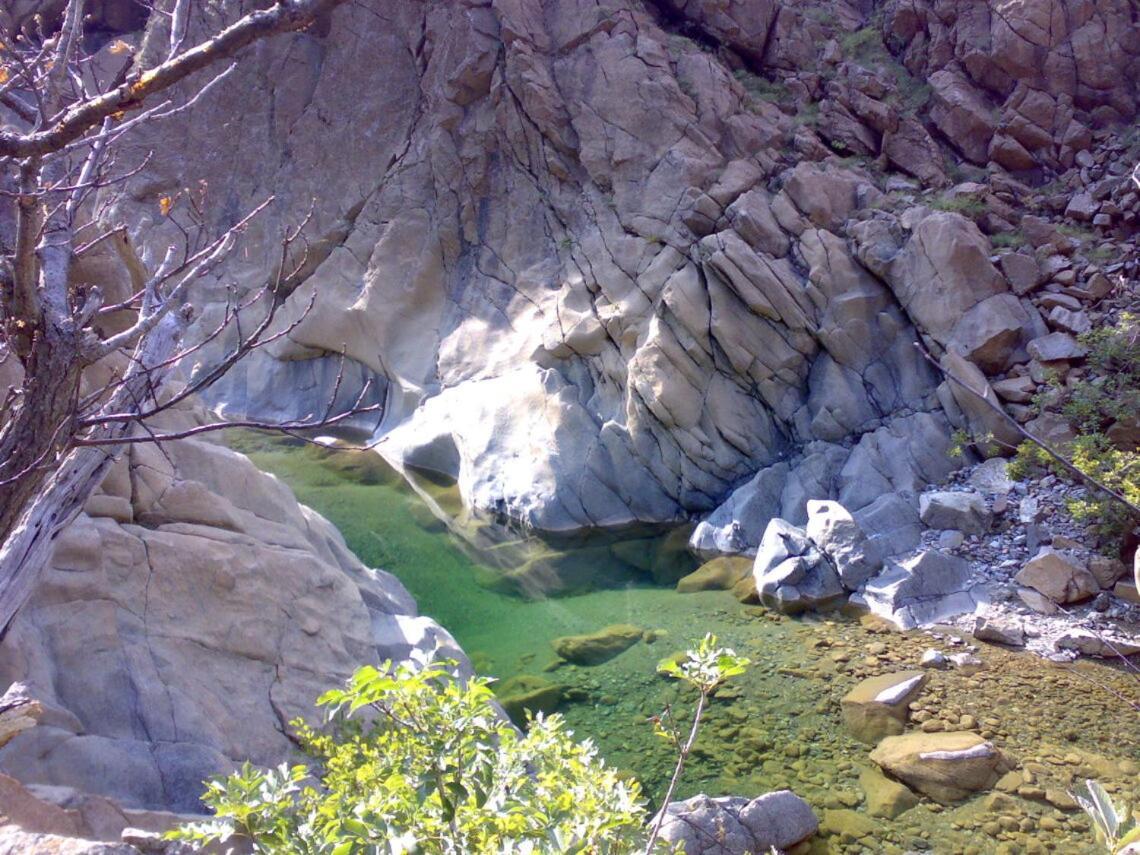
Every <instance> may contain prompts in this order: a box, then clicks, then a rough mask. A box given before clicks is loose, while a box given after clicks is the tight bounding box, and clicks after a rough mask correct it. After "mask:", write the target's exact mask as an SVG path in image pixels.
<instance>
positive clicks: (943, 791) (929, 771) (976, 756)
mask: <svg viewBox="0 0 1140 855" xmlns="http://www.w3.org/2000/svg"><path fill="white" fill-rule="evenodd" d="M871 759H872V760H873V761H874V762H875V763H876V764H878V766H879V767H880V768H881V769H883V771H885V772H887V773H889V774H891V775H893V776H894V777H896V778H898V779H899V780H900V781H902V782H903V783H905V784H906V785H907V786H909V787H911V788H912V789H915V790H917V791H918V792H920V793H923V794H924V795H927V796H930V797H931V798H932V799H934V800H935V801H937V802H941V803H942V804H950V803H952V802H956V801H960V800H962V799H964V798H966V797H967V796H968V795H970V794H971V793H976V792H980V791H982V790H987V789H989V788H990V787H992V786H993V785H994V784H995V783H996V782H997V780H998V778H1000V777H1001V776H1002V775H1003V774H1005V772H1007V771H1009V769H1011V768H1012V766H1013V764H1012V763H1010V761H1009V760H1008V758H1006V756H1005V755H1004V754H1002V752H1001V751H999V750H998V749H997V748H996V747H995V746H994V744H993V743H992V742H988V741H987V740H985V739H983V738H982V737H980V736H978V734H976V733H970V732H969V731H955V732H952V733H921V732H920V733H908V734H904V735H902V736H888V737H886V738H885V739H884V740H883V741H882V742H880V743H879V744H878V746H877V747H876V748H875V750H874V751H872V752H871Z"/></svg>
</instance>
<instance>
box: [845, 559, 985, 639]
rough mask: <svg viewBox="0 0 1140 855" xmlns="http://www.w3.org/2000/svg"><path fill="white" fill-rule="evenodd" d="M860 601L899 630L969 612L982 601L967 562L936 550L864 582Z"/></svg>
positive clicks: (891, 564)
mask: <svg viewBox="0 0 1140 855" xmlns="http://www.w3.org/2000/svg"><path fill="white" fill-rule="evenodd" d="M862 594H863V599H864V602H865V603H866V605H867V606H869V607H870V609H871V611H872V612H874V613H875V614H878V615H881V616H882V617H885V618H888V619H889V620H891V621H893V622H894V623H896V624H898V625H899V626H900V627H902V628H903V629H911V628H912V627H916V626H922V625H924V624H930V623H935V622H937V621H939V620H941V619H943V618H947V617H950V616H952V615H959V614H963V613H967V614H968V613H970V612H973V611H975V609H976V608H977V607H978V606H979V605H981V604H982V603H984V602H985V594H984V592H983V591H982V590H981V587H980V586H976V585H975V583H974V580H973V578H972V576H971V573H970V566H969V562H967V561H965V560H964V559H961V558H958V557H957V556H954V555H948V554H946V553H943V552H939V551H938V550H936V549H924V550H921V551H920V552H918V553H917V554H915V555H913V556H911V557H909V558H904V559H903V560H901V561H888V562H887V569H886V570H884V571H883V572H882V573H880V574H879V575H878V576H876V577H875V578H874V579H872V580H871V581H870V582H868V583H867V585H866V586H865V588H864V589H863V592H862Z"/></svg>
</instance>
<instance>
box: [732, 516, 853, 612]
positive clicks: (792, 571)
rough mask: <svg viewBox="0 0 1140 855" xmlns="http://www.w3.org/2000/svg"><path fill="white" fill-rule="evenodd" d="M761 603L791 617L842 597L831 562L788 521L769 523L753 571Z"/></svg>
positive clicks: (840, 586) (841, 586) (801, 531)
mask: <svg viewBox="0 0 1140 855" xmlns="http://www.w3.org/2000/svg"><path fill="white" fill-rule="evenodd" d="M752 575H753V577H754V578H755V579H756V590H757V593H758V594H759V597H760V601H761V602H762V603H764V605H766V606H769V607H771V608H776V609H779V610H780V611H782V612H787V613H789V614H794V613H797V612H801V611H804V610H805V609H810V608H814V607H817V606H823V605H827V604H829V603H832V602H834V601H836V600H837V599H839V598H840V597H842V596H843V594H844V590H843V585H842V583H841V582H840V581H839V574H838V573H836V571H835V568H834V567H833V566H832V565H831V562H830V561H828V559H827V558H826V557H825V556H824V555H823V553H822V552H820V551H819V549H817V548H816V546H815V545H814V544H813V543H812V542H811V541H810V540H809V539H808V537H807V533H806V532H805V531H804V530H803V529H800V528H796V527H795V526H794V525H792V524H791V523H789V522H788V521H787V520H782V519H779V518H776V519H774V520H772V521H771V522H769V523H768V527H767V528H766V529H765V530H764V537H763V539H761V541H760V548H759V550H758V551H757V553H756V563H755V565H754V566H753V568H752Z"/></svg>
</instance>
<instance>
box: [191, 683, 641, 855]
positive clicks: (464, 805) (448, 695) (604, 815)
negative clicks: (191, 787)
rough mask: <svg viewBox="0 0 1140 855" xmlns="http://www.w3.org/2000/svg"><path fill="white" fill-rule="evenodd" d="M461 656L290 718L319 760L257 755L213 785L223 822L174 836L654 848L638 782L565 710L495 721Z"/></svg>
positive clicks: (411, 846)
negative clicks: (313, 716)
mask: <svg viewBox="0 0 1140 855" xmlns="http://www.w3.org/2000/svg"><path fill="white" fill-rule="evenodd" d="M453 664H454V663H442V664H433V665H431V666H429V667H426V668H424V669H423V670H420V671H416V670H414V669H413V668H411V667H409V666H407V665H401V666H397V667H395V668H392V667H391V665H390V664H386V665H385V666H382V667H381V668H380V669H377V668H373V667H370V666H369V667H365V668H361V669H360V670H359V671H357V672H356V673H355V674H354V675H353V677H352V678H351V680H350V681H349V683H348V686H347V688H345V689H343V690H335V691H330V692H327V693H325V694H324V695H323V696H321V698H320V699H318V701H317V703H318V704H319V705H320V706H323V707H325V708H326V709H328V710H329V711H330V713H331V717H332V722H333V727H332V728H331V729H329V730H326V731H323V732H318V731H316V730H313V729H312V728H310V727H308V726H305V725H304V724H302V723H301V722H294V726H296V727H297V728H298V732H299V735H300V741H301V743H302V745H303V746H304V748H305V749H306V751H307V752H308V753H309V754H310V755H311V756H312V757H313V758H314V760H315V761H316V765H315V766H314V767H313V768H310V767H308V766H304V765H297V766H293V767H289V766H285V765H283V766H281V767H280V768H278V769H276V770H273V771H267V770H261V769H257V768H254V767H253V766H251V765H249V764H248V763H247V764H245V765H244V766H243V767H242V768H241V770H240V771H239V772H237V773H235V774H233V775H230V776H229V777H226V778H219V779H215V780H212V781H210V782H208V783H207V788H206V793H205V795H204V796H203V801H204V802H205V803H206V805H207V806H208V807H210V808H211V809H212V810H213V811H214V814H215V816H214V817H213V818H212V819H210V820H207V821H204V822H199V823H194V824H191V825H187V826H184V827H183V828H182V829H180V830H179V831H177V832H175V833H174V835H173V836H174V837H176V838H177V839H183V840H189V841H193V842H198V843H205V842H211V841H226V840H228V839H229V838H230V837H232V836H234V835H235V834H238V835H242V836H244V837H246V838H248V839H249V840H250V841H252V844H253V848H254V851H255V852H259V853H262V852H264V853H288V855H318V853H319V855H358V853H365V852H367V853H390V855H396V853H409V855H410V853H447V855H479V853H486V855H491V853H494V855H500V853H534V855H537V853H551V855H554V853H559V855H561V853H587V852H589V853H599V855H600V854H601V853H612V855H621V853H632V852H641V851H643V850H644V848H645V845H646V828H645V820H646V817H645V809H644V806H643V803H642V801H641V793H640V789H639V787H638V785H637V783H636V782H631V781H629V780H627V779H625V778H623V777H622V776H620V775H619V774H618V773H617V772H615V771H614V770H612V769H610V768H608V767H607V766H606V765H605V763H604V762H603V761H602V760H601V759H600V758H599V757H598V755H597V752H596V750H595V749H594V747H593V746H592V745H591V744H590V743H589V742H584V743H578V742H575V741H574V740H573V739H572V738H571V737H572V734H571V733H570V732H569V731H567V730H566V729H565V726H564V724H563V721H562V719H561V718H560V717H558V716H554V715H552V716H549V717H545V718H544V717H541V716H539V717H537V718H535V719H534V721H533V722H532V723H531V726H530V728H529V730H528V732H527V733H525V734H521V733H519V731H517V730H516V729H515V728H514V727H512V726H511V725H510V724H508V723H507V722H505V721H504V720H503V719H502V718H500V717H499V715H498V714H497V712H496V710H495V708H494V707H493V705H492V693H491V690H490V688H488V681H487V680H485V679H481V678H472V679H470V680H468V681H466V682H465V683H460V682H457V681H456V680H455V679H454V678H453V677H452V676H451V674H450V673H449V671H448V670H447V667H448V666H452V665H453Z"/></svg>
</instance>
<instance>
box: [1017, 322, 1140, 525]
mask: <svg viewBox="0 0 1140 855" xmlns="http://www.w3.org/2000/svg"><path fill="white" fill-rule="evenodd" d="M1080 341H1081V344H1082V345H1083V346H1084V347H1085V349H1086V350H1087V351H1088V369H1089V372H1088V376H1087V377H1086V378H1084V379H1081V380H1077V381H1075V382H1072V383H1068V384H1062V383H1061V382H1060V379H1059V378H1058V377H1057V376H1056V375H1053V376H1052V377H1050V379H1049V383H1050V388H1049V389H1048V390H1047V391H1046V392H1045V393H1044V394H1039V395H1037V396H1035V397H1034V404H1035V406H1037V407H1038V408H1039V409H1045V408H1046V407H1056V408H1058V409H1060V411H1061V413H1062V414H1063V415H1064V416H1065V417H1066V418H1067V419H1068V420H1069V422H1070V423H1071V424H1072V425H1073V427H1074V428H1075V429H1076V430H1077V432H1078V436H1077V438H1076V440H1074V442H1073V446H1072V449H1071V451H1070V452H1069V457H1070V459H1071V460H1072V463H1073V464H1074V465H1075V466H1076V467H1077V469H1079V470H1080V471H1081V472H1083V473H1084V474H1086V475H1088V476H1089V477H1091V478H1093V479H1095V480H1096V481H1099V482H1100V483H1101V484H1104V485H1105V486H1107V487H1109V488H1111V489H1112V490H1114V491H1116V492H1117V493H1119V494H1120V495H1121V496H1123V497H1124V498H1125V499H1126V500H1127V501H1129V502H1131V503H1132V504H1134V505H1135V504H1140V453H1138V452H1137V451H1134V450H1132V449H1128V448H1118V447H1116V446H1115V445H1113V443H1112V441H1111V440H1110V439H1109V430H1110V428H1111V427H1112V425H1113V423H1114V422H1116V421H1117V420H1119V419H1122V418H1125V417H1131V416H1132V415H1133V414H1134V413H1135V411H1136V408H1137V406H1140V318H1138V317H1137V316H1136V315H1133V314H1130V313H1127V312H1126V313H1123V314H1122V315H1121V316H1120V320H1119V321H1118V322H1117V323H1115V324H1111V325H1107V326H1104V327H1101V328H1099V329H1095V330H1092V331H1091V332H1088V333H1085V334H1084V335H1082V336H1081V337H1080ZM1044 470H1052V471H1054V472H1056V474H1058V475H1060V476H1064V477H1068V475H1069V473H1068V472H1066V471H1065V470H1064V469H1063V468H1062V467H1059V466H1058V465H1057V464H1056V462H1055V461H1053V460H1052V458H1050V457H1049V456H1048V455H1046V454H1045V453H1044V452H1043V451H1041V449H1039V448H1037V446H1035V445H1031V444H1029V443H1025V444H1023V445H1022V446H1021V447H1020V448H1019V449H1018V453H1017V456H1016V457H1015V458H1014V460H1013V462H1012V463H1011V464H1010V470H1009V471H1010V475H1011V476H1012V477H1015V478H1026V477H1032V476H1034V475H1036V474H1038V473H1040V472H1042V471H1044ZM1069 512H1070V513H1071V514H1072V515H1073V517H1074V518H1075V519H1077V520H1078V521H1081V522H1086V523H1095V524H1096V526H1097V528H1098V530H1099V531H1100V533H1101V534H1102V535H1104V536H1105V537H1107V538H1110V539H1111V538H1116V537H1119V536H1120V535H1122V534H1124V533H1125V532H1127V531H1128V530H1129V529H1130V528H1131V526H1132V525H1134V524H1135V523H1136V520H1135V518H1134V516H1133V514H1132V513H1131V512H1130V511H1129V509H1128V508H1126V507H1124V506H1123V505H1121V504H1120V503H1119V502H1117V501H1115V500H1113V499H1111V498H1110V497H1108V496H1106V495H1105V494H1104V493H1103V492H1101V491H1097V490H1090V492H1089V495H1088V498H1085V499H1081V500H1074V501H1071V502H1070V503H1069Z"/></svg>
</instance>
